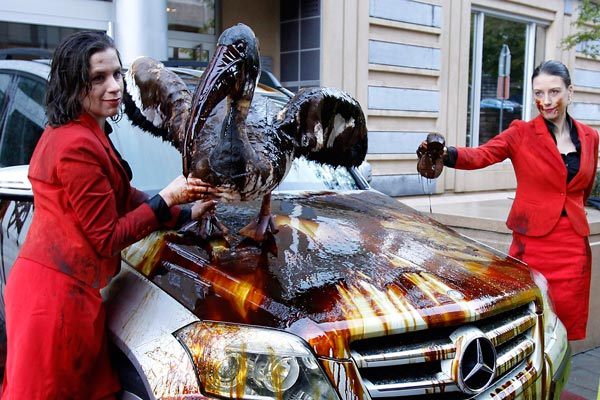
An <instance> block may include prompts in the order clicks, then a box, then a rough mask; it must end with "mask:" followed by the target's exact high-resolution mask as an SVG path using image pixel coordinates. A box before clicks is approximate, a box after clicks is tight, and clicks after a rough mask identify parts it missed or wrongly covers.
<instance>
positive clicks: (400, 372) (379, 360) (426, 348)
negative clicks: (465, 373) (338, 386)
mask: <svg viewBox="0 0 600 400" xmlns="http://www.w3.org/2000/svg"><path fill="white" fill-rule="evenodd" d="M533 310H534V307H533V304H531V305H528V306H523V307H521V308H518V309H516V310H511V311H510V312H509V313H504V314H500V315H498V316H494V317H491V318H486V319H483V320H480V321H475V322H472V323H469V324H468V326H469V327H473V329H474V330H477V332H479V331H480V332H481V333H483V335H484V336H485V337H486V338H487V339H489V341H490V342H491V343H492V345H493V347H495V349H496V371H495V375H494V377H493V378H492V379H493V382H496V381H498V380H500V379H502V377H503V376H506V374H508V373H510V372H511V371H521V370H523V371H524V370H526V369H528V366H527V364H528V363H527V362H526V361H527V360H528V358H529V357H530V356H531V355H532V353H533V352H534V349H535V340H534V338H533V335H532V328H533V327H534V326H535V324H536V321H537V315H536V313H535V312H534V311H533ZM458 328H460V327H458V326H455V327H448V328H443V329H430V330H427V332H426V333H424V332H422V331H421V332H412V333H408V334H399V335H392V336H386V337H377V338H370V339H364V340H360V341H356V342H354V343H352V345H351V352H352V357H353V360H354V362H355V363H356V365H357V366H358V369H359V373H360V375H361V378H362V380H363V383H364V385H365V387H366V389H367V390H368V392H369V394H370V396H371V398H386V399H390V398H395V397H398V398H403V399H406V398H415V399H419V398H422V397H424V396H425V395H428V396H430V397H428V398H440V399H441V398H444V399H463V398H469V397H472V393H471V394H466V393H463V391H462V390H461V388H459V386H458V384H457V382H456V380H454V379H453V378H452V377H451V376H450V375H449V374H448V373H447V372H444V369H443V368H442V365H443V363H444V362H446V363H448V362H451V360H454V358H455V357H456V353H457V352H456V350H457V349H456V345H455V344H454V342H453V341H452V340H451V338H450V336H451V335H452V333H453V332H455V331H456V330H457V329H458ZM467 329H468V328H467ZM424 337H426V338H427V339H426V340H424ZM484 340H485V339H484ZM529 367H531V366H529ZM490 376H491V375H490ZM436 395H437V396H438V397H436ZM442 395H443V397H442Z"/></svg>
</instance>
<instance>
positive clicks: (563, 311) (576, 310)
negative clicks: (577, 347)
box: [510, 217, 592, 340]
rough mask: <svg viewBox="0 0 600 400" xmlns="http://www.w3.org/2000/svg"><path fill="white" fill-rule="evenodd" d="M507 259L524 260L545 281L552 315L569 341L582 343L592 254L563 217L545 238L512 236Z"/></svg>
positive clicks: (587, 310)
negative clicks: (558, 321)
mask: <svg viewBox="0 0 600 400" xmlns="http://www.w3.org/2000/svg"><path fill="white" fill-rule="evenodd" d="M510 255H511V256H514V257H516V258H518V259H520V260H523V261H524V262H525V263H527V265H529V267H530V268H532V269H534V270H536V271H539V272H540V273H541V274H542V275H544V277H545V278H546V279H547V280H548V295H549V296H550V299H551V300H552V303H553V304H554V311H555V312H556V315H557V316H558V318H559V319H560V320H561V321H562V323H563V324H564V325H565V328H567V334H568V337H569V340H581V339H585V334H586V325H587V320H588V313H589V299H590V282H591V279H592V254H591V249H590V245H589V242H588V238H587V237H581V236H579V235H578V234H577V233H575V231H574V230H573V228H572V227H571V223H570V222H569V219H568V218H566V217H563V218H561V219H560V220H559V222H558V224H557V225H556V227H555V228H554V229H553V230H552V232H550V233H549V234H548V235H546V236H543V237H528V236H523V235H519V234H517V233H513V242H512V244H511V246H510Z"/></svg>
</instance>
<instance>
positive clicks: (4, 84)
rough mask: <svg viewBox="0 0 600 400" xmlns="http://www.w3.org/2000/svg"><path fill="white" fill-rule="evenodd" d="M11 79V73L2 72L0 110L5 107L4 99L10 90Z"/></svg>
mask: <svg viewBox="0 0 600 400" xmlns="http://www.w3.org/2000/svg"><path fill="white" fill-rule="evenodd" d="M10 81H11V76H10V75H9V74H2V73H0V110H2V109H4V107H3V106H2V105H3V104H4V100H5V99H6V93H7V92H8V87H9V86H10Z"/></svg>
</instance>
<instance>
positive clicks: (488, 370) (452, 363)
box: [442, 326, 497, 395]
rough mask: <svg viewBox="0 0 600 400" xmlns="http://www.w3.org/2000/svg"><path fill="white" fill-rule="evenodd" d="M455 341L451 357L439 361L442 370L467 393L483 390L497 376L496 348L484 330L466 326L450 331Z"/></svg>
mask: <svg viewBox="0 0 600 400" xmlns="http://www.w3.org/2000/svg"><path fill="white" fill-rule="evenodd" d="M450 339H452V341H453V342H454V344H455V345H456V354H455V357H454V359H452V360H446V362H442V369H443V371H444V372H445V373H446V374H448V375H450V376H451V377H452V380H453V381H454V382H456V385H457V386H458V388H459V389H460V390H461V391H462V392H463V393H467V394H470V395H473V394H478V393H481V392H483V391H485V390H486V389H487V388H488V387H489V386H490V385H491V383H492V381H493V380H494V378H495V377H496V358H497V355H496V348H495V347H494V344H493V343H492V342H491V340H490V339H488V338H487V337H486V336H485V334H484V333H483V332H482V331H481V330H479V329H477V328H475V327H473V326H465V327H462V328H460V329H457V330H456V331H454V332H453V333H452V334H451V335H450Z"/></svg>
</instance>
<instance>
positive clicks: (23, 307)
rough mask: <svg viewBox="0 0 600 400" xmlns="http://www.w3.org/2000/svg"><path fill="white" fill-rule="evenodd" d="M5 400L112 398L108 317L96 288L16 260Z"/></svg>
mask: <svg viewBox="0 0 600 400" xmlns="http://www.w3.org/2000/svg"><path fill="white" fill-rule="evenodd" d="M5 303H6V328H7V339H8V349H7V361H6V369H5V375H4V384H3V388H2V400H23V399H28V400H34V399H40V400H42V399H44V400H47V399H82V400H84V399H85V400H89V399H102V398H114V394H115V393H116V392H117V391H118V390H119V382H118V379H117V377H116V374H115V373H114V371H113V369H112V367H111V365H110V360H109V357H108V349H107V340H106V329H105V322H106V315H105V310H104V306H103V304H102V298H101V297H100V293H99V291H98V290H97V289H93V288H91V287H89V286H86V285H85V284H83V283H81V282H80V281H78V280H76V279H74V278H72V277H70V276H68V275H66V274H64V273H62V272H59V271H56V270H53V269H51V268H48V267H45V266H42V265H40V264H38V263H35V262H32V261H30V260H27V259H23V258H18V259H17V261H16V262H15V265H14V266H13V268H12V270H11V272H10V276H9V279H8V283H7V286H6V295H5Z"/></svg>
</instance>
